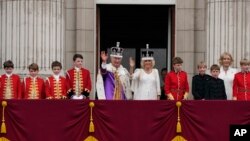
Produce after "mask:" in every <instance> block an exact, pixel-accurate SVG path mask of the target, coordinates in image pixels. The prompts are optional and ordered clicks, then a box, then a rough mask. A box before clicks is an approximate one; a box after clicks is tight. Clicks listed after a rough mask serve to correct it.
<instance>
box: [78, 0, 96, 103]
mask: <svg viewBox="0 0 250 141" xmlns="http://www.w3.org/2000/svg"><path fill="white" fill-rule="evenodd" d="M94 27H95V0H77V1H76V53H80V54H82V55H83V62H84V67H85V68H86V69H88V70H89V71H90V73H91V80H92V86H93V87H92V91H91V95H90V98H94V94H95V75H96V71H95V68H96V61H95V60H96V52H95V50H96V49H95V36H94V33H95V30H94Z"/></svg>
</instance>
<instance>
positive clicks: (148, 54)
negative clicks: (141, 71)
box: [141, 44, 154, 60]
mask: <svg viewBox="0 0 250 141" xmlns="http://www.w3.org/2000/svg"><path fill="white" fill-rule="evenodd" d="M153 55H154V52H153V51H152V50H150V49H149V44H146V50H145V51H142V58H141V59H142V60H154V57H153Z"/></svg>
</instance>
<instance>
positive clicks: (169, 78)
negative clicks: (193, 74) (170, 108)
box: [165, 71, 189, 100]
mask: <svg viewBox="0 0 250 141" xmlns="http://www.w3.org/2000/svg"><path fill="white" fill-rule="evenodd" d="M188 92H189V85H188V80H187V73H186V72H184V71H180V72H179V73H176V72H174V71H170V72H169V73H168V74H167V75H166V78H165V94H166V95H168V94H172V95H173V97H174V100H182V99H183V98H184V94H185V93H188Z"/></svg>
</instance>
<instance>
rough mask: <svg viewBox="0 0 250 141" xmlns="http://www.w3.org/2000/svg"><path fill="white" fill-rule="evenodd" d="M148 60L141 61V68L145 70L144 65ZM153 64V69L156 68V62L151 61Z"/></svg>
mask: <svg viewBox="0 0 250 141" xmlns="http://www.w3.org/2000/svg"><path fill="white" fill-rule="evenodd" d="M145 61H146V60H141V68H144V63H145ZM151 62H152V68H154V66H155V60H151Z"/></svg>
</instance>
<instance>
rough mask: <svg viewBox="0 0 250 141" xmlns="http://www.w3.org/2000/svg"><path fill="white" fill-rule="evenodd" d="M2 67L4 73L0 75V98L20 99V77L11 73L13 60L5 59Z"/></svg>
mask: <svg viewBox="0 0 250 141" xmlns="http://www.w3.org/2000/svg"><path fill="white" fill-rule="evenodd" d="M3 68H4V70H5V72H6V73H5V74H3V75H2V76H0V99H21V97H22V91H21V82H20V77H19V76H18V75H16V74H13V70H14V64H13V62H12V61H10V60H8V61H5V62H4V64H3Z"/></svg>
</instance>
